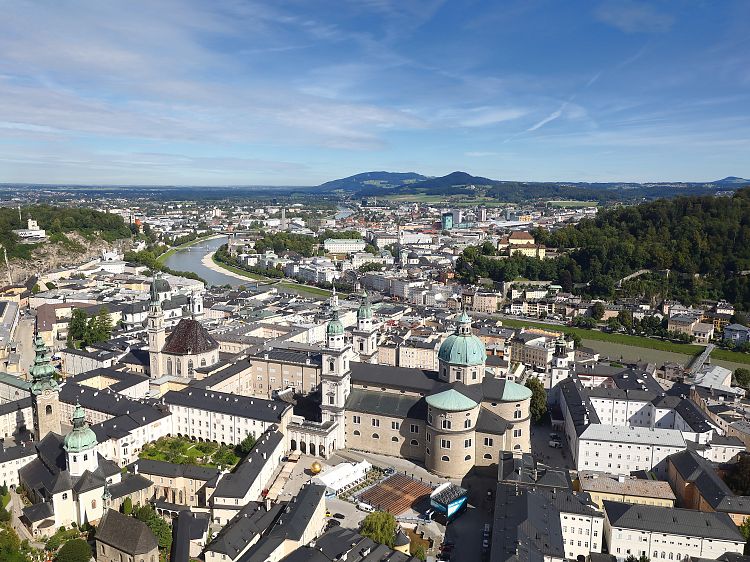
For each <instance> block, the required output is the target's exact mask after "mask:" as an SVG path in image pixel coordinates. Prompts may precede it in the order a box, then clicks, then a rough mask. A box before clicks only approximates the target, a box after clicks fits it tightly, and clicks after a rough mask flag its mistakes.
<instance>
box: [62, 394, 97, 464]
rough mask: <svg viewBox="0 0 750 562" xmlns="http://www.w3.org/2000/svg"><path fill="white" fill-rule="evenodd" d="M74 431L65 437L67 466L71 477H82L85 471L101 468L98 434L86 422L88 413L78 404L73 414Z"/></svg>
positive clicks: (64, 445) (64, 447) (64, 446)
mask: <svg viewBox="0 0 750 562" xmlns="http://www.w3.org/2000/svg"><path fill="white" fill-rule="evenodd" d="M72 422H73V429H72V430H71V431H70V433H68V434H67V435H66V436H65V440H64V441H63V449H65V456H66V464H67V467H68V472H70V475H71V476H80V475H81V474H83V473H84V472H85V471H87V470H88V471H89V472H94V471H95V470H96V469H97V468H98V467H99V460H98V458H97V453H96V445H97V443H98V440H97V439H96V433H94V430H92V429H91V428H90V427H89V424H88V423H87V422H86V411H85V410H84V409H83V408H82V407H81V405H80V404H78V403H77V402H76V409H75V411H74V412H73V420H72Z"/></svg>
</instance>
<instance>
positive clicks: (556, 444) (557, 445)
mask: <svg viewBox="0 0 750 562" xmlns="http://www.w3.org/2000/svg"><path fill="white" fill-rule="evenodd" d="M549 446H550V447H552V448H553V449H562V443H560V442H559V441H550V442H549Z"/></svg>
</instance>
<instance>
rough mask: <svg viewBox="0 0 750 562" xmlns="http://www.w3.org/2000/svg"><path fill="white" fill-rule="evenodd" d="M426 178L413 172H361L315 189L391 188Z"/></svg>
mask: <svg viewBox="0 0 750 562" xmlns="http://www.w3.org/2000/svg"><path fill="white" fill-rule="evenodd" d="M426 179H427V176H423V175H422V174H417V173H414V172H363V173H361V174H355V175H353V176H349V177H346V178H341V179H337V180H331V181H328V182H326V183H323V184H320V185H319V186H317V189H320V190H330V191H335V190H337V189H343V190H344V191H358V190H360V189H366V188H370V187H380V188H393V187H400V186H403V185H408V184H411V183H415V182H420V181H423V180H426Z"/></svg>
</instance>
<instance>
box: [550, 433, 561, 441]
mask: <svg viewBox="0 0 750 562" xmlns="http://www.w3.org/2000/svg"><path fill="white" fill-rule="evenodd" d="M549 438H550V439H552V441H559V440H560V436H559V435H558V434H557V433H550V434H549Z"/></svg>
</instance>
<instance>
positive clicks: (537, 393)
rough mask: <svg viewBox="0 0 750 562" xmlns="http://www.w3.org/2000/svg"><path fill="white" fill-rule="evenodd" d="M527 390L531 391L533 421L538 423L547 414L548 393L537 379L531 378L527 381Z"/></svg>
mask: <svg viewBox="0 0 750 562" xmlns="http://www.w3.org/2000/svg"><path fill="white" fill-rule="evenodd" d="M526 388H528V389H529V390H531V406H530V408H529V409H530V411H531V421H533V422H534V423H537V422H538V421H539V420H541V419H542V418H543V417H544V414H546V413H547V393H546V392H545V390H544V385H543V384H542V383H541V381H540V380H539V379H538V378H536V377H529V378H528V380H527V381H526Z"/></svg>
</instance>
